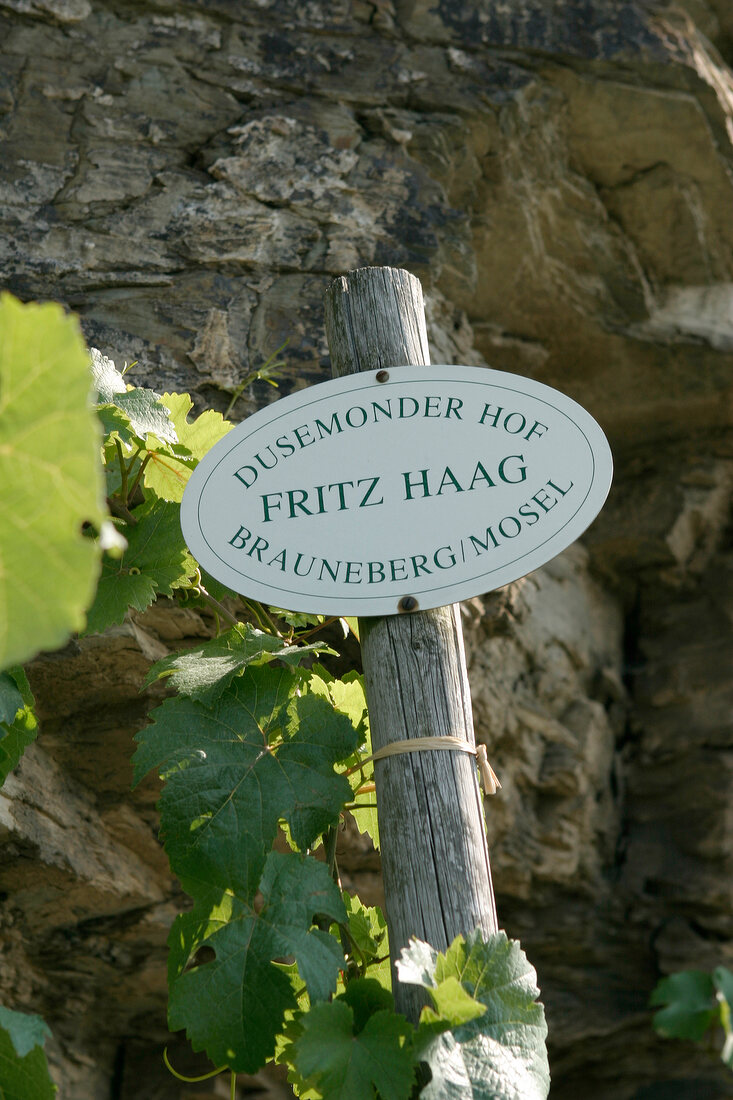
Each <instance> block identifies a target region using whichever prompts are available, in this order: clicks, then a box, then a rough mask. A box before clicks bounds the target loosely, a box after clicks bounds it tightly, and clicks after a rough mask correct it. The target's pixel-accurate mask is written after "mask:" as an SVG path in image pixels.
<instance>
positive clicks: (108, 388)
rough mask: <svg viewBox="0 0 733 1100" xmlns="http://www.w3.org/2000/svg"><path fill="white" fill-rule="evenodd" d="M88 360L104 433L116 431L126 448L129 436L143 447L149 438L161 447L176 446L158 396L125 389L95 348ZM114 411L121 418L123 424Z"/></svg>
mask: <svg viewBox="0 0 733 1100" xmlns="http://www.w3.org/2000/svg"><path fill="white" fill-rule="evenodd" d="M90 360H91V368H92V375H93V377H94V384H95V386H96V389H97V394H98V400H99V405H100V409H99V414H100V416H101V418H102V423H103V425H104V427H105V431H107V432H111V431H117V433H118V434H119V435H120V437H121V438H122V439H123V440H124V442H125V443H128V444H129V443H130V442H131V441H132V436H134V437H136V438H137V440H138V441H139V442H141V443H144V442H145V440H146V439H147V437H148V436H149V435H152V436H154V437H155V438H156V439H157V440H158V441H159V442H161V443H178V434H177V432H176V429H175V427H174V425H173V422H172V421H171V417H170V413H169V411H168V409H167V408H166V406H165V404H164V402H163V401H162V399H161V397H160V394H158V393H155V391H154V390H148V389H145V388H144V387H143V386H131V387H130V388H129V389H128V387H127V386H126V384H125V381H124V379H123V377H122V374H121V373H120V371H118V370H117V367H116V366H115V364H114V362H113V360H112V359H108V358H107V356H106V355H102V353H101V352H100V351H99V350H98V349H97V348H91V349H90ZM110 406H113V408H110ZM115 409H119V410H120V411H121V412H122V413H123V414H124V417H125V418H126V422H125V420H124V419H122V418H121V417H120V416H119V414H116V413H115V411H114V410H115Z"/></svg>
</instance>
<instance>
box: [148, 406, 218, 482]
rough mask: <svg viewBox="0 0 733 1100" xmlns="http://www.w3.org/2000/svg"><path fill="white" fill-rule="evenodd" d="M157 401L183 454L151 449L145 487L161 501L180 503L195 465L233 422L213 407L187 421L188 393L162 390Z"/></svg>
mask: <svg viewBox="0 0 733 1100" xmlns="http://www.w3.org/2000/svg"><path fill="white" fill-rule="evenodd" d="M160 400H161V402H162V403H163V404H164V405H165V406H166V408H167V409H168V410H169V413H170V419H171V422H172V424H173V427H174V428H175V431H176V435H177V437H178V441H179V443H180V444H181V445H182V447H183V448H185V451H186V457H185V459H181V458H178V457H176V456H175V455H174V454H172V453H171V452H166V451H155V450H153V451H151V453H150V458H149V460H148V464H147V466H146V467H145V474H144V479H145V486H146V488H149V489H152V490H153V492H155V493H157V495H158V496H159V497H161V498H162V499H163V500H171V501H177V502H179V503H180V501H181V500H182V499H183V490H184V489H185V487H186V482H187V481H188V479H189V477H190V476H191V471H192V470H193V468H194V466H196V465H197V463H198V462H200V460H201V459H202V458H203V457H204V455H205V454H206V453H207V451H209V450H210V449H211V448H212V447H213V446H214V444H215V443H218V442H219V440H220V439H223V438H224V436H225V435H226V434H227V432H229V431H231V429H232V424H231V423H230V422H229V421H228V420H225V419H224V417H223V416H222V415H221V413H218V412H214V411H213V410H212V409H209V410H207V411H206V412H203V413H201V415H200V416H197V417H196V419H195V420H192V421H189V419H188V414H189V412H190V411H191V409H192V408H193V402H192V400H191V398H190V397H189V396H188V394H187V393H164V394H163V396H162V397H161V399H160Z"/></svg>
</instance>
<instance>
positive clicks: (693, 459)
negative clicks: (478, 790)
mask: <svg viewBox="0 0 733 1100" xmlns="http://www.w3.org/2000/svg"><path fill="white" fill-rule="evenodd" d="M0 43H2V45H1V46H0V60H1V64H0V139H1V141H2V155H0V224H1V225H2V234H0V271H1V272H2V276H1V281H2V285H3V286H4V287H6V288H8V289H10V290H12V291H13V292H14V293H16V294H17V295H19V296H20V297H22V298H26V299H27V298H42V299H43V298H53V299H56V300H60V301H63V302H65V303H66V304H68V305H69V306H70V307H71V308H73V309H74V310H76V311H78V312H79V313H80V315H81V317H82V321H83V325H84V329H85V332H86V335H87V337H88V339H89V340H90V342H91V343H93V344H94V345H96V346H97V347H99V348H100V349H101V350H102V351H103V352H105V353H106V354H108V355H110V356H112V357H113V358H114V359H115V360H116V361H117V362H118V363H120V364H121V362H122V361H124V360H127V361H128V362H129V361H133V360H134V361H136V362H137V365H136V366H135V367H134V368H133V371H132V376H133V377H134V379H135V380H136V381H138V382H140V383H144V384H147V385H152V386H154V387H155V388H157V389H159V390H161V391H162V390H163V389H169V390H170V389H177V390H179V391H180V390H187V391H190V392H191V393H192V394H193V395H194V397H195V400H196V403H197V407H198V408H200V409H202V408H205V407H213V408H218V409H221V410H223V409H225V408H226V407H227V405H228V404H229V402H230V399H231V395H232V393H233V391H234V390H235V389H236V387H237V385H238V382H239V380H240V379H241V378H242V377H243V376H244V375H245V374H246V373H247V371H248V370H249V369H251V368H253V367H256V366H258V365H259V364H261V363H262V362H263V361H264V360H265V359H267V358H268V356H269V355H271V354H272V353H273V352H275V351H276V349H278V348H279V347H281V345H283V344H284V343H285V342H286V341H287V346H286V348H285V350H284V352H283V354H284V357H285V358H286V360H287V369H286V376H285V379H284V381H283V383H282V384H281V390H280V392H281V393H282V392H288V391H290V390H293V389H297V388H300V387H303V386H306V385H309V384H311V383H313V382H316V381H318V380H321V379H323V378H325V377H327V376H328V373H329V371H328V361H327V352H326V346H325V338H324V334H323V310H322V294H323V291H324V290H325V288H326V286H327V285H328V283H329V282H330V280H331V279H332V278H333V277H334V276H335V275H337V274H340V273H341V272H343V271H344V270H347V269H349V268H353V267H357V266H363V265H367V264H377V265H381V264H391V265H394V266H402V267H406V268H408V269H409V270H411V271H413V272H414V273H415V274H416V275H418V276H419V277H420V278H421V279H422V281H423V285H424V288H425V292H426V295H427V308H428V316H429V321H430V332H431V340H432V344H433V358H434V361H443V362H450V361H453V362H463V363H472V364H481V363H489V364H490V365H492V366H494V367H497V368H499V369H505V370H510V371H515V372H517V373H522V374H526V375H529V376H531V377H534V378H537V379H539V380H541V381H543V382H547V383H549V384H551V385H555V386H557V387H558V388H559V389H562V390H564V391H565V392H566V393H568V394H569V395H571V396H572V397H574V398H575V399H576V400H578V401H579V402H581V404H583V405H585V406H586V407H587V408H588V409H589V410H590V411H591V412H592V413H593V414H594V415H595V416H596V418H597V419H598V420H599V421H600V423H601V424H602V426H603V427H604V429H605V430H606V432H607V434H608V436H609V439H610V441H611V445H612V448H613V450H614V455H615V460H616V466H617V474H616V480H615V484H614V488H613V490H612V493H611V496H610V498H609V502H608V504H607V506H606V508H605V509H604V511H603V513H602V514H601V516H600V517H599V519H598V520H597V521H596V523H595V524H594V525H593V527H592V528H591V530H590V531H589V532H588V533H587V535H586V536H585V538H584V539H583V546H582V547H581V546H578V545H576V546H575V547H572V548H571V549H570V550H569V551H567V552H566V553H565V554H563V555H562V556H561V557H560V558H559V559H557V560H556V561H554V562H552V563H550V564H549V565H548V566H547V567H545V568H544V569H542V570H538V571H537V572H536V573H535V574H533V575H531V576H530V577H528V578H525V579H524V580H523V581H520V582H517V583H516V584H514V585H511V586H509V587H508V588H507V589H505V590H503V591H501V592H498V593H494V594H493V595H491V596H489V597H487V598H486V599H485V600H483V601H470V602H469V603H467V604H466V605H465V606H464V613H465V614H464V617H465V625H466V635H467V641H468V646H469V654H470V674H471V682H472V688H473V692H474V702H475V710H476V719H477V729H478V735H479V737H480V738H481V739H482V740H484V741H485V742H486V743H487V745H488V746H489V752H490V758H491V760H492V763H493V764H494V766H495V768H496V770H497V771H498V772H499V774H500V776H501V778H502V781H503V783H504V788H503V791H502V793H501V795H500V797H498V798H496V799H493V800H491V802H490V803H489V804H487V814H488V823H489V832H490V836H491V841H492V860H493V866H494V874H495V884H496V890H497V900H498V907H499V913H500V918H501V923H502V924H503V925H504V926H505V927H506V929H507V931H508V932H509V933H510V934H511V935H515V936H519V937H520V938H521V939H522V942H523V944H524V946H525V947H526V950H527V952H528V954H529V956H530V959H531V960H532V961H533V963H534V964H535V965H536V966H537V969H538V972H539V977H540V983H541V985H542V989H543V998H544V1000H545V1002H546V1005H547V1009H548V1017H549V1023H550V1035H551V1048H552V1064H553V1090H552V1094H551V1095H552V1097H553V1098H555V1097H556V1098H557V1100H576V1098H577V1100H585V1098H586V1097H587V1096H589V1095H593V1096H594V1097H595V1098H596V1100H687V1098H692V1097H694V1098H695V1100H717V1098H722V1097H725V1096H729V1095H730V1092H731V1084H730V1081H731V1079H730V1076H729V1075H725V1074H724V1073H723V1071H722V1069H719V1068H718V1064H717V1062H716V1059H715V1056H714V1054H706V1053H705V1052H701V1051H698V1050H697V1049H696V1048H694V1047H692V1046H691V1045H689V1046H688V1045H686V1044H683V1043H663V1042H661V1041H660V1040H657V1039H655V1037H654V1035H653V1032H652V1030H651V1028H650V1024H649V1018H650V1016H649V1012H648V1010H647V1008H646V1001H647V998H648V995H649V992H650V990H651V989H652V988H653V986H654V984H655V982H656V980H657V979H658V977H659V976H660V974H662V973H665V972H667V971H669V970H672V969H676V968H680V967H686V966H696V967H711V966H713V965H717V964H718V963H724V964H727V965H729V966H730V965H731V964H733V874H732V873H731V872H732V871H733V866H732V864H733V816H732V815H731V810H730V806H731V804H733V802H732V796H733V753H732V752H731V749H732V748H733V724H732V721H731V699H732V696H733V690H732V689H731V684H730V679H731V677H730V674H731V653H732V651H733V552H732V551H731V540H730V531H731V526H730V504H729V495H730V494H729V490H730V486H731V481H732V480H733V433H732V432H731V409H732V407H733V406H732V405H731V378H732V377H733V376H732V375H731V367H732V366H733V355H732V354H731V353H732V352H733V216H732V215H731V210H732V209H733V207H732V202H733V176H732V171H733V75H732V74H731V70H730V68H729V67H728V64H729V63H730V62H731V61H733V16H732V15H731V8H730V5H729V3H728V0H686V2H685V3H684V4H682V5H678V6H675V7H672V6H667V5H663V4H661V3H658V4H655V3H652V2H650V0H517V3H514V4H502V3H498V2H497V0H460V2H459V0H198V2H195V3H194V2H190V3H185V2H183V0H0ZM273 396H275V395H274V393H273V392H271V391H270V390H269V388H268V387H265V386H262V387H261V388H260V387H258V386H257V385H255V386H254V387H250V388H249V389H248V390H247V391H246V392H245V394H243V396H242V397H241V398H240V400H239V401H238V403H237V405H236V406H235V411H234V415H235V418H241V417H244V416H245V415H247V414H248V413H249V412H251V411H252V410H253V409H254V408H255V407H256V406H257V405H258V404H261V403H262V402H265V401H268V400H272V399H273ZM209 630H210V623H207V622H206V621H205V619H204V618H202V617H201V616H199V615H197V614H195V613H193V612H190V611H184V610H182V609H180V608H179V609H176V608H173V607H169V608H164V607H158V608H156V609H155V610H154V611H152V612H150V613H148V614H147V615H144V616H139V617H137V618H136V619H135V620H131V621H130V622H128V623H126V624H125V625H124V626H123V627H121V628H119V629H116V630H112V631H109V632H108V633H107V634H106V635H104V636H103V637H100V638H88V639H84V640H82V641H74V642H72V643H70V645H69V646H68V647H67V648H66V649H65V650H63V651H62V652H60V653H58V654H50V655H44V656H42V657H40V658H38V660H37V661H36V662H35V663H34V665H33V667H32V669H31V674H32V681H33V686H34V689H35V690H36V692H37V694H38V698H39V705H40V709H41V713H42V718H43V731H42V735H41V737H40V739H39V741H38V743H37V744H36V745H35V746H34V747H33V748H32V749H31V750H30V751H29V752H28V753H27V755H26V758H25V759H24V761H23V763H22V764H21V766H20V768H19V770H18V772H17V773H16V775H14V776H13V777H11V778H10V779H9V780H8V782H7V783H6V785H5V787H4V789H3V791H2V792H1V793H0V837H2V841H3V843H2V849H1V850H0V890H1V891H2V894H1V895H0V896H1V897H2V901H1V903H0V960H1V961H0V1000H2V1001H3V1002H4V1003H6V1004H9V1005H11V1006H13V1007H22V1008H27V1009H31V1010H34V1011H40V1012H42V1013H43V1014H44V1015H45V1016H46V1018H47V1019H48V1020H49V1022H50V1024H51V1026H52V1028H53V1030H54V1036H55V1040H54V1047H53V1049H52V1057H53V1061H54V1066H55V1072H56V1073H57V1075H58V1079H59V1081H60V1082H61V1084H62V1097H63V1100H107V1098H108V1097H110V1096H111V1097H113V1098H114V1100H168V1098H170V1100H173V1098H176V1100H177V1098H178V1097H183V1096H189V1097H191V1096H193V1095H196V1096H198V1097H199V1100H202V1098H203V1097H204V1096H211V1097H213V1096H215V1095H218V1093H216V1091H215V1088H216V1086H214V1085H207V1086H198V1091H195V1092H194V1091H192V1090H190V1089H189V1090H186V1089H185V1087H184V1086H182V1085H180V1083H178V1082H175V1081H174V1080H173V1079H172V1078H170V1077H168V1076H167V1074H166V1071H165V1070H164V1069H163V1068H162V1064H161V1060H160V1052H161V1048H162V1044H163V1043H164V1042H166V1041H167V1042H169V1043H171V1048H172V1051H173V1052H174V1053H175V1057H176V1059H177V1064H178V1065H180V1066H181V1067H185V1066H186V1065H189V1064H190V1065H192V1064H193V1063H188V1062H186V1055H185V1052H184V1047H183V1045H182V1043H181V1042H180V1040H179V1039H175V1038H171V1037H169V1036H167V1032H166V1029H165V1011H164V1004H165V937H166V934H167V929H168V926H169V924H170V921H171V919H172V916H173V914H174V912H175V911H176V907H177V906H178V905H179V904H180V902H181V900H182V899H181V896H180V891H179V889H178V887H177V884H176V883H175V882H173V881H172V880H171V878H170V875H169V872H168V867H167V862H166V860H165V858H164V856H163V855H162V852H161V849H160V847H159V845H158V842H157V839H156V835H155V828H156V817H155V799H156V788H155V785H154V783H153V782H152V781H150V780H149V781H148V782H147V783H145V784H143V785H141V787H139V788H137V789H136V791H135V792H134V793H131V792H130V789H129V786H130V779H131V771H130V764H129V758H130V751H131V737H132V735H133V733H134V732H135V731H136V730H137V729H138V728H140V725H141V724H143V723H144V721H145V715H146V713H147V710H148V709H149V707H150V706H151V705H153V704H154V703H155V701H156V695H155V692H154V691H153V692H152V693H151V692H147V693H145V694H143V695H140V694H139V688H140V685H141V683H142V681H143V679H144V675H145V672H146V670H147V668H148V667H149V665H150V662H151V661H152V660H154V659H156V658H157V657H159V656H160V655H162V654H163V653H164V652H167V651H168V650H169V649H171V648H178V647H180V646H182V645H185V644H186V642H187V641H192V640H194V639H196V638H200V637H202V636H205V635H206V634H207V633H208V631H209ZM341 861H342V865H343V868H344V875H345V877H346V878H347V881H349V882H350V883H353V884H355V885H358V886H359V888H360V890H362V892H363V893H364V894H365V896H367V897H368V898H369V899H370V900H378V899H379V898H380V885H379V879H378V874H377V870H378V863H377V861H376V857H375V855H374V853H372V852H370V851H367V850H364V849H363V848H360V847H359V846H358V845H355V844H351V845H348V844H346V845H345V847H344V851H343V853H342V856H341ZM202 1088H209V1092H208V1093H204V1092H202V1091H201V1090H202ZM258 1089H259V1092H258V1091H257V1090H258ZM242 1090H243V1091H242V1095H245V1094H247V1095H250V1094H252V1095H269V1096H272V1097H275V1096H286V1095H287V1091H286V1089H285V1087H284V1086H283V1085H282V1082H278V1081H277V1080H276V1079H275V1078H265V1077H263V1078H262V1079H261V1080H260V1081H259V1082H255V1081H250V1082H249V1083H248V1084H244V1083H243V1085H242Z"/></svg>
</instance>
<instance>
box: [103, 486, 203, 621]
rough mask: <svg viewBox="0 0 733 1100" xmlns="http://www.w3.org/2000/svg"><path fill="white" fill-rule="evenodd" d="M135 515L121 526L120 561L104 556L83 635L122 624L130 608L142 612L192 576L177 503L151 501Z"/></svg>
mask: <svg viewBox="0 0 733 1100" xmlns="http://www.w3.org/2000/svg"><path fill="white" fill-rule="evenodd" d="M134 516H135V520H136V524H135V525H134V526H132V525H129V526H127V527H126V528H125V538H126V539H127V544H128V545H127V550H126V551H125V553H124V554H123V555H122V557H119V558H112V557H111V556H110V555H109V554H105V556H104V560H103V564H102V574H101V576H100V578H99V584H98V586H97V595H96V597H95V600H94V603H93V604H92V606H91V607H90V609H89V612H88V615H87V627H86V633H87V634H94V633H99V632H101V631H102V630H105V629H106V628H107V627H108V626H112V625H113V624H115V623H121V622H122V620H123V619H124V617H125V615H126V613H127V610H128V608H130V607H134V608H136V609H137V610H138V611H144V610H145V608H146V607H148V606H149V604H151V603H152V602H153V600H154V599H155V598H156V596H171V595H172V594H173V590H174V588H180V587H181V586H182V585H184V584H185V583H186V582H187V581H188V580H189V579H190V578H191V577H193V576H195V574H196V569H197V566H196V562H195V561H194V560H193V558H192V557H191V555H190V554H189V552H188V550H187V549H186V546H185V543H184V541H183V535H182V534H181V526H180V522H179V508H178V506H177V505H175V504H169V503H167V502H166V501H163V500H156V499H155V498H154V497H151V499H150V500H147V501H145V503H144V504H141V505H140V507H139V508H136V509H135V513H134Z"/></svg>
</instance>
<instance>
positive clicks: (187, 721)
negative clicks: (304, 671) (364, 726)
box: [133, 665, 356, 896]
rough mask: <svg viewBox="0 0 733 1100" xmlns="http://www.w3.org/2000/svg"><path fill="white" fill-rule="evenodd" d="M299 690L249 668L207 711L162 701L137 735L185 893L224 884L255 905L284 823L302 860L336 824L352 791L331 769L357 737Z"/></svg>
mask: <svg viewBox="0 0 733 1100" xmlns="http://www.w3.org/2000/svg"><path fill="white" fill-rule="evenodd" d="M297 684H298V680H297V678H296V676H295V673H294V672H292V671H291V670H290V669H287V668H278V669H276V668H273V667H272V666H267V665H265V666H255V667H252V666H250V667H248V668H247V669H245V671H244V673H243V674H242V675H241V676H239V677H237V678H236V679H235V680H233V681H232V683H231V684H229V686H228V687H227V688H226V690H225V691H224V692H223V693H222V694H221V695H220V696H219V697H218V698H217V699H216V700H214V701H213V702H212V703H211V705H205V704H203V703H201V702H199V701H198V700H195V699H191V698H187V697H185V696H178V697H177V698H173V699H168V700H166V702H165V703H163V704H162V705H161V706H160V707H158V708H157V709H156V710H154V711H153V712H152V717H153V718H154V719H155V721H154V722H153V724H152V725H150V726H147V727H146V728H145V729H143V730H142V731H141V732H140V733H139V734H137V737H136V740H137V742H138V749H137V752H136V753H135V756H134V758H133V764H134V768H135V777H136V782H137V781H139V779H140V778H142V776H143V775H144V774H145V773H146V772H148V771H149V770H150V769H151V768H153V767H155V768H157V769H158V770H159V772H160V775H161V778H162V779H164V780H165V786H164V788H163V792H162V794H161V798H160V803H159V805H160V811H161V831H162V833H163V834H164V836H165V848H166V851H167V853H168V857H169V859H170V861H171V865H172V868H173V871H174V873H175V874H176V875H178V877H179V878H180V879H181V882H182V883H183V886H184V889H187V890H188V886H187V883H188V882H191V883H192V884H193V883H201V882H210V883H214V884H215V883H217V882H218V881H220V878H221V876H222V875H223V876H224V882H225V883H226V885H227V886H228V887H229V888H231V889H235V890H237V891H239V892H243V893H244V894H245V895H246V896H250V893H249V892H250V890H251V887H252V885H253V883H255V884H256V882H257V880H258V879H259V875H260V873H261V869H262V865H263V862H264V859H265V856H266V854H267V852H268V851H269V849H270V847H271V845H272V842H273V840H274V838H275V836H276V833H277V828H278V821H279V820H280V819H281V818H283V819H285V821H286V822H287V823H288V826H289V828H290V830H291V833H292V836H293V839H294V841H295V843H296V844H297V845H298V847H299V848H300V849H301V850H303V849H305V848H307V847H309V846H310V845H312V843H313V842H314V840H315V839H316V837H318V836H319V835H320V834H321V833H322V832H323V831H324V830H325V829H326V828H328V827H329V826H330V825H333V824H335V823H336V822H337V821H338V815H339V811H340V809H341V806H342V805H343V803H344V802H345V801H346V800H347V799H348V797H349V785H348V782H347V780H346V779H345V778H344V777H343V776H340V775H337V774H336V773H335V772H334V770H333V766H334V763H335V762H336V761H338V760H340V759H342V758H343V757H344V756H347V755H348V754H349V753H350V752H352V751H353V747H354V741H355V739H356V734H355V732H354V728H353V726H352V725H351V723H350V722H349V720H348V718H346V717H345V716H344V715H342V714H338V713H337V712H336V711H334V710H333V708H332V707H330V706H329V705H328V704H327V703H326V702H325V700H323V699H319V698H318V697H317V696H315V695H312V694H305V695H300V696H298V695H296V694H295V688H296V687H297ZM188 892H189V893H195V889H194V888H193V885H192V889H190V890H188Z"/></svg>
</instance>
